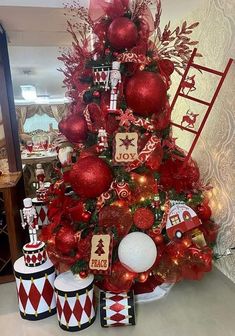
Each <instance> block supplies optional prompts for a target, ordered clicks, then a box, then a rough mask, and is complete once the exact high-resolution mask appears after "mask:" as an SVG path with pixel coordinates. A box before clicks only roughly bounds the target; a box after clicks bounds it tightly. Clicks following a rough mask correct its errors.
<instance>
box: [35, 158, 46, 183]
mask: <svg viewBox="0 0 235 336" xmlns="http://www.w3.org/2000/svg"><path fill="white" fill-rule="evenodd" d="M35 175H36V178H37V180H38V185H39V189H44V180H45V171H44V169H43V168H42V164H41V163H37V165H36V170H35Z"/></svg>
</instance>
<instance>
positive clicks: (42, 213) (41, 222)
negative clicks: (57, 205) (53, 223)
mask: <svg viewBox="0 0 235 336" xmlns="http://www.w3.org/2000/svg"><path fill="white" fill-rule="evenodd" d="M32 203H33V206H34V207H35V209H36V212H37V215H38V226H39V227H40V226H45V225H47V224H49V220H48V217H47V212H48V208H47V205H46V203H45V202H42V201H38V200H37V198H36V197H35V198H33V199H32Z"/></svg>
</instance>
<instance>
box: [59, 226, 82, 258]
mask: <svg viewBox="0 0 235 336" xmlns="http://www.w3.org/2000/svg"><path fill="white" fill-rule="evenodd" d="M55 247H56V249H57V250H59V251H60V252H61V253H62V254H70V253H71V252H72V251H73V250H74V249H76V247H77V242H76V237H75V232H74V230H73V228H72V227H71V226H62V227H61V228H60V230H59V231H58V232H57V233H56V236H55Z"/></svg>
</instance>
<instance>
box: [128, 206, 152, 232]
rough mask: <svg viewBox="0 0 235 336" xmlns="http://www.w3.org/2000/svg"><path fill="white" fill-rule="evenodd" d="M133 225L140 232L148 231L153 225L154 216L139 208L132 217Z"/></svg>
mask: <svg viewBox="0 0 235 336" xmlns="http://www.w3.org/2000/svg"><path fill="white" fill-rule="evenodd" d="M133 220H134V224H135V226H137V227H138V228H139V229H141V230H147V229H150V228H151V227H152V226H153V224H154V214H153V212H152V211H151V210H150V209H148V208H139V209H137V210H136V211H135V213H134V216H133Z"/></svg>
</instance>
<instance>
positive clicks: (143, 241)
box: [118, 232, 157, 273]
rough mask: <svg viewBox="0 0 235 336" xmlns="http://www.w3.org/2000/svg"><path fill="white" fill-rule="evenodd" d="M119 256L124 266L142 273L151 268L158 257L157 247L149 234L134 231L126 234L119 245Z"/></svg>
mask: <svg viewBox="0 0 235 336" xmlns="http://www.w3.org/2000/svg"><path fill="white" fill-rule="evenodd" d="M118 257H119V260H120V262H121V263H122V264H123V266H125V267H127V268H128V269H130V270H132V271H134V272H136V273H140V272H145V271H147V270H149V269H150V268H151V267H152V266H153V264H154V262H155V260H156V257H157V248H156V245H155V243H154V241H153V240H152V238H150V237H149V236H148V235H147V234H145V233H143V232H132V233H129V234H128V235H127V236H125V237H124V238H123V239H122V240H121V242H120V244H119V247H118Z"/></svg>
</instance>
